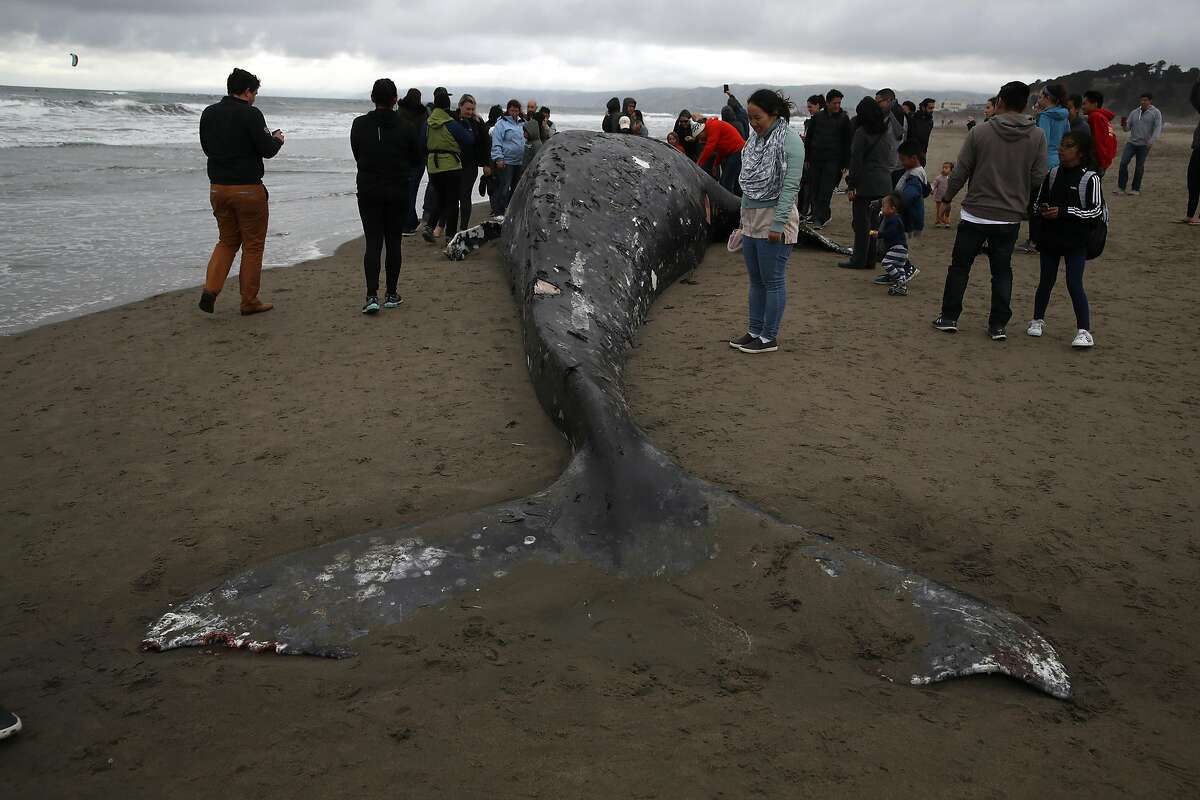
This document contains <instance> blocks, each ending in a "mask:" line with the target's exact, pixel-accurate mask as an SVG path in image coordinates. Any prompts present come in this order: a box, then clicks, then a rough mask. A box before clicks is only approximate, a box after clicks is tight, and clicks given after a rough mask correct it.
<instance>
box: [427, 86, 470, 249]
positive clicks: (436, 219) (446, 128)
mask: <svg viewBox="0 0 1200 800" xmlns="http://www.w3.org/2000/svg"><path fill="white" fill-rule="evenodd" d="M423 133H424V138H425V152H426V153H427V154H428V156H427V163H426V167H425V168H426V169H428V170H429V183H430V185H431V186H433V189H434V191H435V192H436V193H437V210H436V211H435V212H433V213H432V214H431V217H432V219H431V220H430V225H429V226H427V227H426V228H425V230H424V231H422V232H421V236H422V238H424V239H425V241H427V242H433V241H435V240H436V238H437V235H438V233H437V232H439V231H444V232H445V234H446V240H447V241H449V240H450V239H453V238H454V234H456V233H458V200H459V196H460V194H461V192H460V184H461V183H462V180H463V178H462V168H463V152H464V151H465V150H468V149H469V148H470V147H471V146H472V145H474V144H475V135H474V133H473V132H472V131H471V129H470V127H469V126H464V125H462V124H460V123H459V122H457V121H456V120H455V119H454V118H453V117H451V116H450V93H449V92H447V91H446V90H445V89H435V90H434V92H433V111H431V112H430V113H429V119H428V120H426V122H425V130H424V131H423ZM472 183H474V178H472Z"/></svg>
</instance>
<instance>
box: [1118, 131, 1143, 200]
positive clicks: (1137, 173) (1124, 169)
mask: <svg viewBox="0 0 1200 800" xmlns="http://www.w3.org/2000/svg"><path fill="white" fill-rule="evenodd" d="M1149 154H1150V146H1149V145H1144V144H1130V143H1129V142H1126V143H1125V150H1124V151H1122V153H1121V168H1120V169H1119V170H1118V171H1117V188H1118V189H1120V190H1121V191H1125V184H1126V182H1127V181H1128V180H1129V162H1130V161H1131V160H1132V159H1135V158H1136V159H1137V165H1136V166H1135V167H1134V168H1133V187H1132V188H1133V191H1135V192H1140V191H1141V190H1142V173H1144V172H1145V171H1146V156H1147V155H1149Z"/></svg>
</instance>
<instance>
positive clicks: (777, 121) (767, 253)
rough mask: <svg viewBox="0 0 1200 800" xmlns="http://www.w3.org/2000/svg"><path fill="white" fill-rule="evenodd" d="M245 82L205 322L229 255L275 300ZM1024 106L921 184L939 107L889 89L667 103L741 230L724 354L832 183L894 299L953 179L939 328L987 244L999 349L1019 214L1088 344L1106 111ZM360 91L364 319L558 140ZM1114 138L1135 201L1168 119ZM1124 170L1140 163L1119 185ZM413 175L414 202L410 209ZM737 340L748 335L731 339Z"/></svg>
mask: <svg viewBox="0 0 1200 800" xmlns="http://www.w3.org/2000/svg"><path fill="white" fill-rule="evenodd" d="M258 88H259V80H258V78H257V77H255V76H254V75H252V74H251V73H249V72H247V71H245V70H241V69H235V70H234V71H233V73H231V74H230V76H229V78H228V81H227V90H228V95H227V96H226V97H224V98H223V99H222V100H221V101H220V102H219V103H216V104H214V105H212V106H210V107H209V108H207V109H205V111H204V114H203V115H202V117H201V123H200V139H201V144H202V146H203V148H204V151H205V153H206V154H207V155H208V157H209V178H210V181H211V184H212V185H211V188H210V202H211V205H212V208H213V214H214V216H215V217H216V219H217V225H218V234H219V235H218V244H217V245H216V247H215V248H214V250H213V253H212V256H211V258H210V260H209V264H208V272H207V277H206V280H205V285H204V290H203V293H202V296H201V300H200V307H201V309H203V310H204V311H207V312H209V313H211V312H212V311H213V309H214V306H215V302H216V298H217V295H218V294H219V293H220V291H221V289H222V287H223V285H224V282H225V279H226V278H227V277H228V274H229V270H230V268H231V265H232V263H233V260H234V258H235V256H236V253H237V250H238V249H241V250H242V253H243V255H242V267H241V273H240V278H239V281H240V289H241V313H242V314H257V313H261V312H263V311H267V310H269V309H270V308H271V307H272V306H271V305H270V304H269V303H264V302H262V301H261V300H260V299H259V298H258V290H259V282H260V273H261V266H262V253H263V244H264V242H265V236H266V228H267V220H268V201H267V191H266V189H265V187H264V186H263V184H262V177H263V173H264V169H263V159H269V158H271V157H273V156H274V155H275V154H276V153H277V152H279V150H280V148H281V147H282V146H283V144H284V141H285V136H284V134H283V132H282V131H278V130H276V131H271V130H270V129H269V128H268V126H267V125H266V122H265V120H264V119H263V116H262V114H261V113H260V112H259V111H258V110H257V109H256V108H254V99H255V97H256V96H257V93H258ZM1029 95H1030V89H1029V87H1028V86H1026V85H1025V84H1022V83H1020V82H1011V83H1009V84H1006V85H1005V87H1004V88H1003V89H1002V90H1001V92H1000V93H999V94H998V95H997V96H995V97H993V98H990V99H989V100H988V101H987V103H986V104H985V108H984V121H983V123H982V124H978V125H977V124H975V123H974V120H972V121H971V122H970V123H969V124H968V126H967V127H968V132H967V137H966V140H965V142H964V143H963V145H962V149H961V152H960V153H959V155H958V157H957V159H956V160H955V161H947V162H944V163H942V164H941V165H940V167H939V169H938V170H937V174H936V175H935V176H934V178H933V179H932V180H930V178H929V175H928V173H927V172H926V168H927V166H928V164H927V155H928V152H929V144H930V138H931V137H932V135H933V132H934V129H935V124H934V110H935V108H936V105H937V101H936V100H935V99H934V98H929V97H927V98H924V99H923V100H922V101H921V102H920V103H919V104H918V103H913V102H912V101H904V102H900V101H899V99H898V98H897V96H896V93H895V91H893V90H892V89H890V88H883V89H880V90H879V91H878V92H877V93H876V94H875V95H874V96H873V97H864V98H862V99H861V100H859V101H858V102H857V103H856V104H855V106H854V109H853V112H854V113H853V116H852V115H851V114H850V113H848V112H847V110H846V109H845V108H843V102H844V100H845V97H844V95H843V93H842V92H840V91H838V90H837V89H831V90H830V91H828V92H827V93H825V94H824V95H816V94H814V95H812V96H810V97H809V98H807V103H806V104H807V114H806V116H805V119H804V123H803V126H802V129H801V130H799V131H797V130H795V129H794V127H793V126H792V125H791V117H792V116H793V111H794V108H793V106H792V104H791V102H790V100H788V99H787V98H784V97H783V96H782V95H780V94H779V93H777V92H771V91H768V90H759V91H758V92H755V93H754V94H753V95H752V96H751V97H750V98H748V99H747V102H746V105H744V106H743V105H742V103H741V102H740V101H739V100H738V98H737V97H735V96H734V95H733V94H732V93H731V92H730V91H729V87H728V86H726V87H725V103H724V105H723V107H722V109H721V112H720V114H719V115H708V114H704V113H701V112H691V111H688V110H683V111H681V112H679V114H678V115H677V117H676V120H675V123H674V125H673V126H672V128H671V130H670V131H669V132H668V133H667V135H666V137H665V138H666V143H667V144H668V145H670V146H671V147H673V148H675V149H676V150H677V151H678V152H680V153H681V154H683V155H684V156H686V157H688V158H690V159H691V160H692V161H694V162H696V164H697V165H698V166H699V168H700V169H703V170H705V171H706V172H708V173H710V174H711V175H712V176H713V177H714V178H715V179H717V180H718V181H719V182H720V184H721V185H722V186H724V187H725V188H726V189H728V190H729V191H731V192H733V193H734V194H736V195H739V196H740V197H741V198H742V203H743V214H742V220H741V225H740V228H739V231H740V243H741V250H742V252H743V254H744V257H745V259H746V264H747V270H748V273H749V276H750V278H749V280H750V291H749V296H750V312H749V316H750V324H749V326H748V327H749V330H748V331H747V333H746V336H744V337H740V338H739V339H735V340H733V341H731V342H730V344H731V345H734V346H736V347H738V349H741V350H744V351H747V352H756V353H757V352H771V351H773V350H774V349H777V347H778V341H777V335H778V327H779V321H780V320H781V318H782V315H783V309H784V307H785V305H786V289H785V281H784V278H785V272H786V266H787V261H788V257H787V253H788V252H789V251H788V250H786V249H783V248H782V245H791V244H794V243H795V241H796V238H797V235H798V234H797V231H798V230H799V226H800V225H801V224H804V225H807V226H808V227H810V228H813V229H818V230H819V229H821V228H823V227H824V226H825V225H827V224H828V223H829V221H830V219H831V218H832V216H833V196H834V194H835V192H837V191H838V187H839V185H840V184H841V183H842V181H843V180H844V181H845V197H846V199H847V200H848V201H849V204H850V216H851V227H852V229H853V235H854V242H853V247H852V249H851V254H850V255H849V257H848V258H846V259H845V260H843V261H841V262H840V263H839V264H838V266H841V267H845V268H848V269H873V268H875V267H876V265H877V264H878V265H879V266H881V268H882V271H881V274H879V275H878V276H876V277H874V278H873V282H874V283H876V284H879V285H882V286H886V287H887V288H888V291H889V294H892V295H896V296H903V295H906V294H908V290H909V284H910V282H911V281H912V279H913V278H915V277H916V276H917V274H918V273H919V272H920V270H919V269H917V267H916V265H915V264H914V263H913V261H912V259H911V258H910V247H911V245H912V240H913V239H915V238H918V237H920V236H921V235H922V234H923V232H924V231H925V228H926V221H925V200H926V199H927V198H929V197H932V198H933V202H934V203H935V209H936V213H935V217H934V220H933V223H932V225H933V226H934V227H943V228H949V227H950V226H951V213H952V207H953V203H954V200H955V198H956V197H957V196H958V195H959V194H960V193H962V192H963V190H964V188H965V189H966V192H965V197H964V198H963V200H962V202H961V208H960V211H959V221H958V227H957V234H956V238H955V243H954V249H953V255H952V257H951V264H950V266H949V269H948V271H947V277H946V284H945V287H944V291H943V300H942V313H941V315H940V316H939V317H938V318H937V319H936V320H935V322H934V325H935V327H937V328H938V329H939V330H943V331H955V330H957V322H958V316H959V314H960V313H961V310H962V298H963V295H964V292H965V289H966V286H967V281H968V275H969V271H970V268H971V265H972V263H973V262H974V260H975V258H976V256H977V255H979V254H980V253H983V252H986V253H987V255H988V259H989V264H990V267H991V272H992V309H991V313H990V315H989V321H988V331H989V334H990V335H991V336H992V338H993V339H997V340H1000V339H1004V338H1006V330H1005V328H1006V326H1007V324H1008V322H1009V320H1010V319H1011V315H1012V312H1011V309H1010V307H1009V304H1010V298H1011V287H1012V269H1011V257H1012V254H1013V252H1014V250H1016V249H1018V245H1017V242H1018V240H1019V239H1020V236H1019V231H1020V226H1021V225H1022V224H1023V223H1026V220H1028V223H1027V224H1028V226H1029V230H1028V236H1027V238H1026V241H1025V242H1024V243H1023V244H1021V245H1020V246H1019V247H1020V249H1023V250H1025V251H1027V252H1031V253H1039V254H1040V255H1041V258H1042V280H1041V285H1040V286H1039V290H1038V298H1039V299H1038V302H1037V303H1036V304H1035V308H1034V314H1033V320H1032V322H1031V324H1030V326H1029V329H1028V332H1029V333H1030V335H1034V336H1038V335H1041V334H1042V332H1043V331H1044V330H1045V323H1044V320H1043V315H1044V313H1045V308H1046V302H1045V301H1046V299H1048V297H1049V291H1050V287H1051V286H1052V285H1053V283H1054V280H1055V277H1056V275H1057V270H1058V265H1059V262H1060V261H1061V262H1063V263H1064V264H1065V270H1066V274H1067V285H1068V289H1069V291H1070V293H1071V297H1072V302H1073V305H1074V307H1075V312H1076V324H1077V334H1076V338H1075V339H1074V341H1073V343H1074V344H1075V345H1076V346H1080V347H1086V346H1091V345H1092V343H1093V340H1092V336H1091V332H1090V317H1089V313H1088V308H1087V298H1086V295H1085V293H1084V291H1083V278H1082V275H1083V271H1084V265H1085V263H1086V261H1087V260H1088V258H1089V257H1095V256H1094V255H1093V256H1088V255H1087V252H1088V251H1089V249H1090V250H1096V249H1097V248H1096V247H1093V246H1091V245H1089V242H1088V241H1087V240H1088V239H1089V237H1093V236H1094V231H1095V230H1097V229H1105V230H1106V223H1107V213H1108V212H1107V206H1106V204H1105V202H1104V198H1103V195H1102V193H1101V188H1100V187H1101V181H1102V179H1103V178H1104V176H1105V174H1106V172H1107V171H1108V170H1109V168H1110V167H1111V165H1112V163H1113V161H1114V160H1115V159H1116V154H1117V136H1116V133H1115V131H1114V126H1113V124H1112V123H1113V120H1114V119H1115V114H1114V113H1113V112H1112V111H1110V110H1109V109H1106V108H1104V97H1103V96H1102V95H1101V94H1100V93H1099V92H1097V91H1093V90H1089V91H1086V92H1083V93H1082V94H1069V93H1068V92H1067V90H1066V88H1065V87H1064V86H1062V85H1060V84H1054V83H1051V84H1049V85H1046V86H1045V87H1043V88H1042V89H1041V90H1040V91H1039V92H1038V93H1037V95H1036V97H1035V98H1034V104H1033V108H1032V109H1029V100H1030V96H1029ZM371 99H372V102H373V103H374V105H375V108H374V110H373V111H370V112H368V113H367V114H364V115H362V116H360V117H358V118H356V119H355V120H354V122H353V124H352V126H351V133H350V142H351V149H352V152H353V155H354V158H355V160H356V162H357V164H358V176H357V188H358V206H359V212H360V216H361V219H362V226H363V233H364V235H365V238H366V250H365V255H364V264H363V266H364V273H365V277H366V290H367V298H366V302H365V304H364V306H363V309H362V310H363V312H364V313H366V314H374V313H376V312H378V311H379V310H380V309H381V308H394V307H396V306H398V305H400V303H401V297H400V293H399V288H398V279H399V274H400V266H401V250H402V245H401V240H402V238H403V237H405V236H411V235H414V234H417V233H420V234H421V235H422V237H423V238H424V239H425V240H426V241H428V242H431V243H439V242H441V241H449V240H450V239H451V238H453V237H454V235H455V234H456V233H457V232H458V231H460V230H463V229H465V228H466V227H468V226H469V225H470V221H471V213H472V205H473V200H474V193H475V190H476V189H478V192H479V194H480V196H481V197H482V196H487V197H488V198H489V201H490V207H491V212H492V214H493V215H494V216H497V217H502V216H503V215H504V214H505V212H506V210H507V207H508V203H509V200H510V198H511V197H512V193H513V191H514V189H515V187H516V186H517V184H518V183H519V181H520V179H521V174H522V171H523V169H524V167H525V165H527V164H529V163H530V160H531V159H532V158H533V157H534V156H535V155H536V154H537V152H538V150H539V149H540V148H541V147H542V146H544V145H545V143H546V142H547V141H549V140H550V138H551V137H552V136H554V135H555V133H556V128H555V124H554V122H553V121H552V119H551V112H550V109H549V108H547V107H545V106H542V105H539V104H538V103H537V101H535V100H529V101H527V102H526V103H525V104H524V105H522V104H521V102H520V101H519V100H517V99H512V100H509V101H508V103H507V104H506V105H505V106H504V107H501V106H499V105H494V106H492V107H491V109H490V110H489V113H488V115H487V118H486V119H484V118H483V117H481V116H480V115H479V113H478V110H477V107H476V101H475V98H474V97H473V96H472V95H470V94H462V95H460V96H459V98H458V102H457V103H454V102H453V101H452V96H451V94H450V92H448V91H447V90H446V89H445V88H443V87H438V88H437V89H435V90H434V92H433V97H432V100H431V102H428V103H426V102H424V101H423V98H422V95H421V92H420V90H418V89H415V88H413V89H409V90H408V91H407V92H406V93H405V95H404V96H403V98H400V97H399V96H398V91H397V88H396V85H395V83H393V82H392V81H391V80H390V79H387V78H382V79H380V80H378V81H376V82H375V85H374V86H373V87H372V91H371ZM1192 104H1193V105H1194V106H1195V107H1196V109H1197V111H1200V84H1197V86H1196V87H1194V88H1193V91H1192ZM1120 127H1121V128H1122V129H1123V130H1126V131H1128V132H1129V137H1128V141H1127V142H1126V144H1125V148H1124V151H1123V152H1122V155H1121V159H1120V163H1119V166H1120V168H1119V171H1118V178H1117V188H1116V192H1117V193H1118V194H1120V193H1125V192H1126V188H1127V186H1128V193H1129V194H1131V195H1138V194H1139V193H1140V192H1141V190H1142V185H1143V180H1144V167H1145V162H1146V159H1147V158H1148V156H1149V154H1150V151H1151V148H1152V147H1153V145H1154V144H1155V142H1156V141H1157V140H1158V138H1159V137H1160V136H1161V134H1162V128H1163V118H1162V113H1161V112H1160V111H1159V110H1158V109H1157V108H1156V107H1155V106H1154V105H1153V97H1152V96H1151V95H1150V94H1149V93H1146V94H1144V95H1143V96H1142V98H1141V102H1140V103H1139V106H1138V108H1136V109H1134V110H1132V111H1131V112H1130V113H1129V114H1128V115H1125V116H1123V117H1122V118H1121V120H1120ZM600 128H601V130H602V131H604V132H605V133H613V134H624V135H633V136H642V137H650V135H651V134H650V131H649V128H648V126H647V124H646V120H645V117H644V115H643V113H642V111H641V110H640V109H639V108H638V104H637V101H636V99H635V98H632V97H626V98H624V99H623V100H622V99H620V98H617V97H613V98H612V99H611V100H609V101H608V103H607V105H606V108H605V112H604V114H603V116H602V118H601V120H600ZM1067 153H1069V154H1070V155H1069V156H1067V155H1066V154H1067ZM1131 162H1133V163H1134V164H1135V168H1134V170H1133V179H1132V183H1131V184H1130V183H1129V175H1128V173H1129V169H1128V167H1129V164H1130V163H1131ZM426 174H428V182H427V185H426V191H425V196H424V200H423V202H422V203H421V204H420V207H418V193H419V186H420V185H421V182H422V179H423V176H424V175H426ZM1047 181H1048V183H1047ZM1188 190H1189V200H1188V210H1187V216H1186V219H1185V221H1186V222H1188V223H1189V224H1191V225H1200V218H1198V217H1197V201H1198V195H1200V125H1198V126H1197V131H1196V134H1195V136H1194V141H1193V152H1192V159H1191V162H1190V163H1189V166H1188ZM784 201H786V203H785V202H784ZM785 206H786V208H785ZM772 209H773V211H771V210H772ZM768 212H770V213H768ZM1100 248H1101V249H1102V243H1101V245H1100ZM1096 254H1097V255H1098V252H1097V253H1096ZM381 268H382V269H383V271H384V273H385V274H384V280H385V285H384V287H383V288H384V292H383V302H382V303H381V302H380V301H379V295H380V291H379V289H380V287H379V273H380V270H381ZM747 337H750V339H753V340H755V341H757V342H758V344H754V342H752V341H748V340H747V341H742V340H743V339H746V338H747Z"/></svg>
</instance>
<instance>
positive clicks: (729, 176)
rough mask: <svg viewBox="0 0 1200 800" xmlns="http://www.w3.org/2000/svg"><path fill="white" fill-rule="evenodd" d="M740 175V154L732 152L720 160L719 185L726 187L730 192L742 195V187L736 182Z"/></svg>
mask: <svg viewBox="0 0 1200 800" xmlns="http://www.w3.org/2000/svg"><path fill="white" fill-rule="evenodd" d="M741 176H742V154H741V153H734V154H733V155H731V156H730V157H729V158H727V159H725V160H724V161H722V162H721V180H720V181H719V183H720V184H721V186H723V187H725V188H726V189H728V190H729V191H730V192H731V193H733V194H735V195H737V196H738V197H741V196H742V187H741V185H740V184H739V183H738V178H740V177H741Z"/></svg>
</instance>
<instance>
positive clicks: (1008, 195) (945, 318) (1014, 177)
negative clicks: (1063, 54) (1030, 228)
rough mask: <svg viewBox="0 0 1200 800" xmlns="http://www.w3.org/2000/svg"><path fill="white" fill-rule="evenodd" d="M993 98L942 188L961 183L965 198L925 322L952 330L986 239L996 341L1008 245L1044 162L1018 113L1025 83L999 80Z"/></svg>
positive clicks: (1041, 145)
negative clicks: (932, 313)
mask: <svg viewBox="0 0 1200 800" xmlns="http://www.w3.org/2000/svg"><path fill="white" fill-rule="evenodd" d="M996 102H997V105H996V114H995V115H994V116H993V117H992V118H991V119H989V120H988V121H987V122H985V123H984V124H982V125H978V126H976V127H975V128H973V129H972V130H971V132H970V133H968V134H967V139H966V141H965V142H963V146H962V150H961V151H960V152H959V154H958V161H957V162H956V163H955V165H954V172H953V173H951V175H950V181H949V184H948V186H947V187H946V194H945V197H944V200H945V202H947V203H948V202H950V201H951V200H953V199H954V195H956V194H958V191H959V190H960V189H962V187H963V185H964V184H966V185H967V196H966V199H964V200H963V202H962V211H961V221H960V222H959V224H958V232H957V234H956V235H955V237H954V251H953V253H952V255H951V257H950V269H949V270H948V271H947V272H946V288H945V291H944V292H943V294H942V313H941V316H939V317H938V318H937V319H935V320H934V321H933V327H935V328H937V329H938V330H939V331H945V332H947V333H954V332H956V331H957V330H958V317H959V314H960V313H961V312H962V304H963V295H964V294H965V293H966V291H967V281H968V279H969V278H970V275H971V264H972V263H974V261H975V257H976V256H977V255H979V253H980V251H981V250H982V249H983V246H984V245H985V244H986V245H987V249H988V263H989V265H990V266H991V270H992V308H991V313H990V314H989V315H988V335H989V336H991V337H992V339H993V340H995V341H1002V340H1004V339H1005V338H1006V334H1005V330H1004V328H1005V326H1006V325H1007V324H1008V321H1009V320H1010V319H1011V318H1012V308H1011V302H1012V280H1013V278H1012V253H1013V247H1014V246H1015V245H1016V242H1017V232H1018V230H1019V229H1020V227H1021V220H1023V219H1025V218H1026V217H1027V215H1028V210H1029V204H1030V201H1031V198H1032V197H1033V191H1034V189H1035V188H1036V187H1040V186H1041V185H1042V179H1043V178H1045V177H1046V172H1047V166H1046V136H1045V134H1043V133H1042V131H1041V129H1040V128H1038V126H1037V125H1036V124H1035V123H1034V121H1033V119H1032V118H1031V117H1029V116H1028V115H1026V114H1025V107H1026V106H1027V105H1028V104H1029V86H1028V85H1027V84H1024V83H1021V82H1020V81H1012V82H1010V83H1006V84H1004V86H1003V87H1001V89H1000V95H999V97H998V98H997V101H996Z"/></svg>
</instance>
